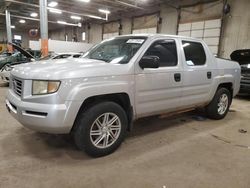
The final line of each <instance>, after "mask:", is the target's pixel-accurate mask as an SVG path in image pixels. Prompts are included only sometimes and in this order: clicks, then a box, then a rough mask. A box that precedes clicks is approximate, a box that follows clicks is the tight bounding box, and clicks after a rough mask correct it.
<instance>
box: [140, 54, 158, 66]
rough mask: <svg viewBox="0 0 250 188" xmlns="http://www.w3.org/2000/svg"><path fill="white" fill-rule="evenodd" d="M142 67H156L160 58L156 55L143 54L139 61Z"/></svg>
mask: <svg viewBox="0 0 250 188" xmlns="http://www.w3.org/2000/svg"><path fill="white" fill-rule="evenodd" d="M139 65H140V67H141V68H142V69H145V68H153V69H157V68H159V66H160V58H159V57H158V56H144V57H142V59H141V60H140V62H139Z"/></svg>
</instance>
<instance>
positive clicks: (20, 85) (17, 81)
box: [12, 78, 23, 97]
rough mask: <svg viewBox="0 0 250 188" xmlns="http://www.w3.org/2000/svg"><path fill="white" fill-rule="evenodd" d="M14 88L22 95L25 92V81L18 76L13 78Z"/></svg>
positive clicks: (16, 92)
mask: <svg viewBox="0 0 250 188" xmlns="http://www.w3.org/2000/svg"><path fill="white" fill-rule="evenodd" d="M12 90H13V91H14V92H15V94H17V95H18V96H20V97H21V96H22V92H23V91H22V90H23V81H22V80H20V79H17V78H12Z"/></svg>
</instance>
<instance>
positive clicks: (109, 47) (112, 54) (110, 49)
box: [83, 37, 147, 64]
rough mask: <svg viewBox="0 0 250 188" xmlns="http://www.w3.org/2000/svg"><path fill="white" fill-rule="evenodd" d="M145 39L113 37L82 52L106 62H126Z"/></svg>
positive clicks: (85, 56)
mask: <svg viewBox="0 0 250 188" xmlns="http://www.w3.org/2000/svg"><path fill="white" fill-rule="evenodd" d="M146 39H147V38H146V37H118V38H113V39H110V40H106V41H103V42H102V43H100V44H99V45H97V46H95V47H94V48H92V49H91V50H90V51H88V52H87V53H86V54H84V55H83V57H84V58H89V59H97V60H101V61H105V62H107V63H120V64H126V63H128V62H129V61H130V59H131V58H132V57H133V56H134V55H135V54H136V52H137V51H138V50H139V49H140V47H141V46H142V44H143V43H144V42H145V41H146Z"/></svg>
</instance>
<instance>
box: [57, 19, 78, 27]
mask: <svg viewBox="0 0 250 188" xmlns="http://www.w3.org/2000/svg"><path fill="white" fill-rule="evenodd" d="M57 23H58V24H62V25H70V26H77V27H82V24H81V23H78V24H74V23H68V22H65V21H60V20H59V21H57Z"/></svg>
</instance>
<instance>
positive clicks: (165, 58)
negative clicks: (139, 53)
mask: <svg viewBox="0 0 250 188" xmlns="http://www.w3.org/2000/svg"><path fill="white" fill-rule="evenodd" d="M144 56H158V57H159V58H160V67H171V66H176V65H177V62H178V59H177V50H176V44H175V41H174V40H159V41H156V42H154V43H153V44H152V45H151V46H150V47H149V49H148V50H147V52H146V53H145V55H144Z"/></svg>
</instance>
